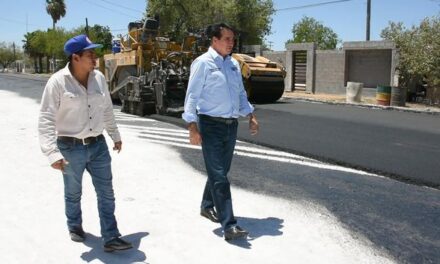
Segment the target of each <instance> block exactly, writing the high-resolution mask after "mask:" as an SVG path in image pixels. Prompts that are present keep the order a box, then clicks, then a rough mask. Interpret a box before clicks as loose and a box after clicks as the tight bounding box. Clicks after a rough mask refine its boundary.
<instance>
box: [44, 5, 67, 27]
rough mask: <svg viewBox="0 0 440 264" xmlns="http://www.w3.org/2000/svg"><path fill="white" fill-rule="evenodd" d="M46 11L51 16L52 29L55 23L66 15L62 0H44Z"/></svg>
mask: <svg viewBox="0 0 440 264" xmlns="http://www.w3.org/2000/svg"><path fill="white" fill-rule="evenodd" d="M46 12H47V13H48V14H49V15H50V16H51V17H52V23H53V24H52V25H53V26H52V29H53V30H55V24H56V23H57V21H58V20H60V19H61V18H62V17H64V16H65V15H66V4H65V3H64V0H46Z"/></svg>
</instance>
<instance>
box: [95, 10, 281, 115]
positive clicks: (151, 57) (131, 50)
mask: <svg viewBox="0 0 440 264" xmlns="http://www.w3.org/2000/svg"><path fill="white" fill-rule="evenodd" d="M158 28H159V23H158V21H157V20H155V19H151V18H147V19H145V21H143V22H131V23H129V25H128V34H127V35H126V36H124V37H121V38H119V39H115V40H114V42H113V52H112V53H111V54H106V55H104V57H103V58H102V59H101V61H100V63H99V67H100V70H101V71H102V72H103V73H104V74H105V76H106V79H107V82H108V85H109V90H110V93H111V95H112V99H114V100H115V101H117V100H120V101H121V103H122V111H123V112H127V113H131V114H135V115H140V116H144V115H149V114H154V113H157V114H164V115H179V114H180V113H181V112H182V111H183V105H184V101H185V94H186V88H187V85H188V79H189V70H190V65H191V62H192V61H193V60H194V59H195V58H196V57H197V56H199V55H200V54H202V53H203V52H205V51H206V50H207V46H206V39H205V38H204V37H203V36H202V35H195V34H189V35H188V36H187V37H186V38H185V39H184V41H183V43H181V44H180V43H176V42H173V41H170V39H169V38H167V37H164V36H161V35H160V33H159V30H158ZM233 56H234V57H235V58H236V59H237V60H238V61H239V62H240V66H241V72H242V75H243V80H244V84H245V87H246V91H247V93H248V96H249V99H250V100H251V101H253V102H256V103H261V102H262V103H267V102H274V101H276V100H278V99H279V98H280V97H281V95H282V93H283V91H284V76H285V71H284V68H283V67H282V66H280V65H278V64H277V63H273V62H271V61H269V60H267V59H265V58H263V57H257V58H252V57H250V56H247V55H245V54H233Z"/></svg>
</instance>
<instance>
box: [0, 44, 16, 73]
mask: <svg viewBox="0 0 440 264" xmlns="http://www.w3.org/2000/svg"><path fill="white" fill-rule="evenodd" d="M15 60H16V54H15V53H14V46H13V44H12V43H5V42H0V65H1V66H2V68H3V69H2V71H3V72H4V71H5V69H7V68H8V67H9V65H10V64H11V63H12V62H14V61H15Z"/></svg>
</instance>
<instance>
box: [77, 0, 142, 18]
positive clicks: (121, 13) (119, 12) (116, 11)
mask: <svg viewBox="0 0 440 264" xmlns="http://www.w3.org/2000/svg"><path fill="white" fill-rule="evenodd" d="M84 1H86V2H88V3H89V4H92V5H95V6H98V7H101V8H104V9H107V10H109V11H112V12H114V13H118V14H120V15H124V16H127V17H132V18H136V19H139V17H135V16H132V15H129V14H126V13H123V12H121V11H118V10H114V9H111V8H108V7H106V6H103V5H100V4H97V3H94V2H92V1H89V0H84Z"/></svg>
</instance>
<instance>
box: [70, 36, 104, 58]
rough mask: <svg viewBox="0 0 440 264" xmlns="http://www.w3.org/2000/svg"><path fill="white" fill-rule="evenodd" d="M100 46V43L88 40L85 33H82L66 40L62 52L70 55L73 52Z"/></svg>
mask: <svg viewBox="0 0 440 264" xmlns="http://www.w3.org/2000/svg"><path fill="white" fill-rule="evenodd" d="M101 47H102V44H95V43H93V42H92V41H90V39H89V38H88V37H87V36H86V35H84V34H82V35H78V36H75V37H73V38H71V39H69V40H68V41H66V44H64V53H65V54H66V55H67V56H70V55H72V54H73V53H78V52H80V51H83V50H89V49H96V48H101Z"/></svg>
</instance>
